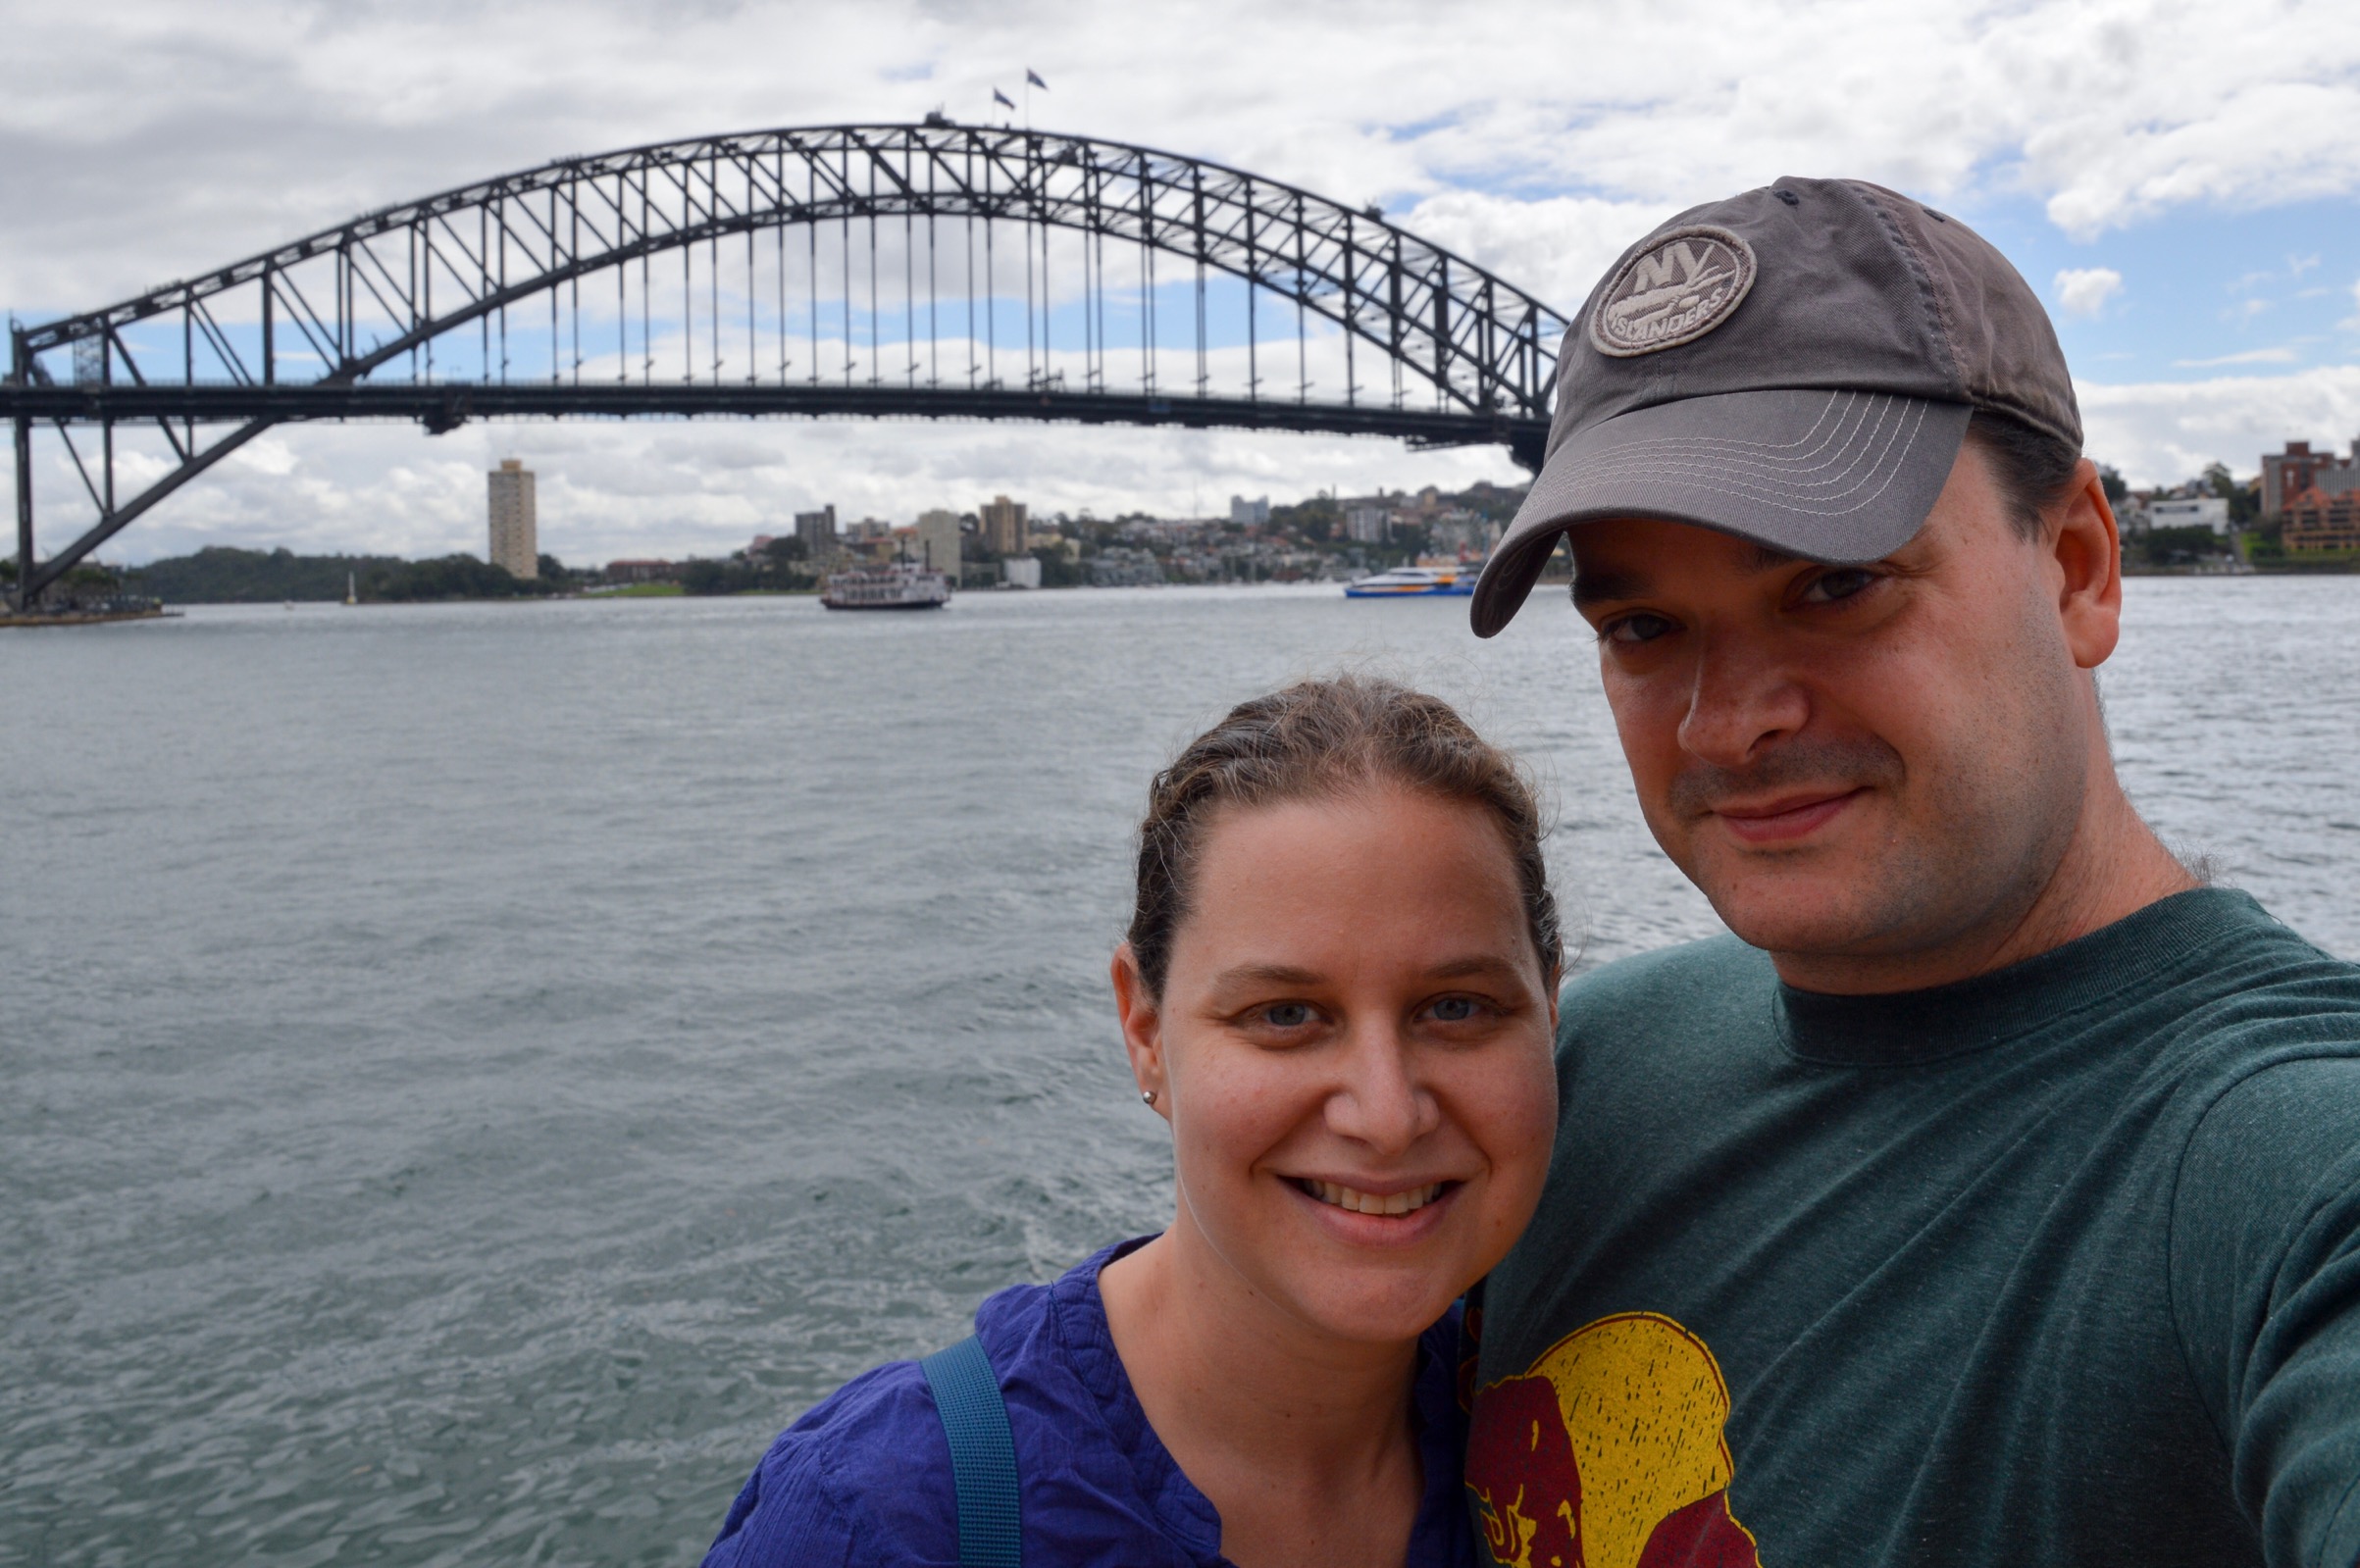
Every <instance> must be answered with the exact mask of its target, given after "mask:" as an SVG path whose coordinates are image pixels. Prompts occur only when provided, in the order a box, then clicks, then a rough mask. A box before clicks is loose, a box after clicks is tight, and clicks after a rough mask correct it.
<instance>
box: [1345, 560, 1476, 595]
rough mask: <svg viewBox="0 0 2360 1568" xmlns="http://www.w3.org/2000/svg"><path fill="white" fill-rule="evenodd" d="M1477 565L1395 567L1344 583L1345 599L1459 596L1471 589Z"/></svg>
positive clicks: (1473, 584)
mask: <svg viewBox="0 0 2360 1568" xmlns="http://www.w3.org/2000/svg"><path fill="white" fill-rule="evenodd" d="M1480 575H1481V568H1480V566H1473V567H1462V566H1459V565H1457V564H1456V563H1453V564H1449V565H1444V566H1397V567H1395V568H1394V569H1393V570H1392V571H1390V572H1379V573H1377V574H1375V575H1374V576H1372V577H1364V578H1359V579H1356V580H1355V581H1353V582H1347V583H1345V584H1344V596H1345V597H1346V598H1348V599H1429V598H1436V597H1440V596H1443V595H1446V594H1447V595H1458V596H1463V595H1466V594H1470V593H1472V592H1474V591H1475V579H1476V578H1477V577H1478V576H1480Z"/></svg>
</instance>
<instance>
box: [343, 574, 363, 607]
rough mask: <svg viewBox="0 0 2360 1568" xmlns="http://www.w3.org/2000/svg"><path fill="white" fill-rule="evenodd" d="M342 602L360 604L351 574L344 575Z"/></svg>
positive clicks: (358, 594) (359, 597)
mask: <svg viewBox="0 0 2360 1568" xmlns="http://www.w3.org/2000/svg"><path fill="white" fill-rule="evenodd" d="M344 602H345V603H346V604H358V603H360V602H361V596H360V591H359V589H358V587H357V586H356V585H355V584H354V582H353V580H352V574H351V573H349V572H347V573H345V574H344Z"/></svg>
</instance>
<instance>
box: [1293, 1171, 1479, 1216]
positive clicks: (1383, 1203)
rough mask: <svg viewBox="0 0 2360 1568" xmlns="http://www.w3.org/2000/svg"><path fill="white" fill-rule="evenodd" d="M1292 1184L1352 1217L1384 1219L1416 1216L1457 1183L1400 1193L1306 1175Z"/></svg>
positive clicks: (1416, 1188) (1430, 1185) (1412, 1189)
mask: <svg viewBox="0 0 2360 1568" xmlns="http://www.w3.org/2000/svg"><path fill="white" fill-rule="evenodd" d="M1295 1185H1296V1187H1298V1188H1300V1189H1302V1190H1303V1191H1304V1192H1305V1193H1306V1194H1308V1196H1311V1197H1315V1198H1317V1199H1318V1200H1319V1201H1320V1202H1322V1203H1329V1204H1333V1205H1334V1206H1335V1207H1337V1208H1340V1209H1349V1210H1351V1211H1352V1212H1353V1213H1355V1214H1378V1215H1383V1216H1386V1217H1387V1218H1396V1217H1399V1216H1401V1215H1404V1214H1414V1213H1416V1212H1417V1211H1418V1210H1419V1209H1422V1208H1424V1207H1425V1206H1426V1205H1427V1204H1429V1203H1431V1202H1433V1201H1434V1200H1435V1199H1436V1198H1438V1197H1440V1196H1442V1194H1443V1193H1444V1192H1446V1191H1448V1190H1450V1189H1451V1188H1452V1187H1454V1186H1456V1185H1457V1184H1456V1183H1452V1182H1428V1183H1427V1184H1426V1185H1425V1186H1423V1187H1413V1188H1411V1189H1408V1190H1407V1191H1402V1192H1363V1191H1361V1190H1360V1189H1358V1188H1353V1187H1346V1186H1344V1185H1343V1184H1342V1183H1341V1182H1322V1181H1320V1180H1319V1179H1318V1178H1316V1177H1308V1176H1307V1177H1297V1178H1295Z"/></svg>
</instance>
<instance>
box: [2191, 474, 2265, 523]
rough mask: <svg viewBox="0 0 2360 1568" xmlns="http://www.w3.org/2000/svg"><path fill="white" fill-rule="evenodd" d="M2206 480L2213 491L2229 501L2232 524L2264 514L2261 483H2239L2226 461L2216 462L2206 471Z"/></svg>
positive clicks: (2248, 520) (2246, 521) (2251, 519)
mask: <svg viewBox="0 0 2360 1568" xmlns="http://www.w3.org/2000/svg"><path fill="white" fill-rule="evenodd" d="M2204 482H2205V484H2206V485H2207V486H2208V487H2209V488H2210V489H2211V490H2212V492H2213V493H2214V494H2215V495H2217V496H2219V497H2221V499H2223V500H2224V501H2227V502H2228V503H2229V520H2230V522H2231V523H2232V524H2244V523H2250V522H2252V521H2253V520H2254V519H2255V518H2257V517H2260V516H2261V515H2262V491H2261V485H2260V483H2259V482H2258V481H2257V482H2254V483H2248V484H2239V483H2238V482H2237V479H2236V476H2235V475H2233V474H2232V473H2230V471H2229V465H2228V464H2226V463H2215V464H2214V465H2213V466H2212V467H2210V468H2208V469H2206V470H2205V471H2204Z"/></svg>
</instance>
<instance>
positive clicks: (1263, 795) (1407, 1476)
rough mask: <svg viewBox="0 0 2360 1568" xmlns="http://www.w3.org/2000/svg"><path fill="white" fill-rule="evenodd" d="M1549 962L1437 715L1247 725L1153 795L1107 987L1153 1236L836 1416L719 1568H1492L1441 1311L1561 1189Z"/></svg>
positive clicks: (1465, 753)
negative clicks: (1406, 1567)
mask: <svg viewBox="0 0 2360 1568" xmlns="http://www.w3.org/2000/svg"><path fill="white" fill-rule="evenodd" d="M1558 966H1559V938H1558V928H1557V914H1556V908H1555V905H1554V903H1553V902H1552V900H1551V897H1550V893H1549V888H1548V884H1547V877H1546V871H1545V868H1544V866H1543V862H1542V858H1541V849H1540V823H1539V812H1538V810H1537V808H1536V806H1535V804H1534V801H1533V797H1532V793H1531V791H1530V789H1529V788H1528V787H1527V786H1526V784H1524V782H1523V780H1522V778H1521V777H1520V775H1519V774H1518V772H1517V770H1516V768H1515V766H1514V764H1513V762H1512V761H1511V760H1510V759H1509V758H1508V757H1507V756H1505V755H1504V754H1502V753H1501V752H1499V751H1497V750H1495V749H1494V748H1492V747H1491V746H1489V745H1487V744H1486V743H1485V742H1484V741H1482V740H1481V739H1480V738H1479V737H1478V736H1477V735H1476V734H1475V733H1473V732H1472V731H1471V730H1470V729H1468V728H1467V726H1466V724H1465V723H1464V722H1463V721H1462V719H1461V718H1460V717H1459V716H1458V714H1456V713H1455V712H1453V711H1452V710H1451V708H1450V707H1449V706H1448V705H1447V704H1445V703H1443V702H1441V701H1439V700H1438V699H1436V698H1433V697H1430V696H1426V695H1423V694H1422V693H1418V692H1414V691H1411V690H1408V689H1406V688H1404V687H1402V686H1399V685H1396V684H1393V683H1388V682H1383V681H1375V680H1368V679H1363V678H1357V677H1356V678H1345V679H1340V680H1334V681H1323V682H1307V683H1301V684H1298V685H1294V686H1291V687H1289V688H1287V689H1286V690H1283V691H1280V692H1277V693H1275V694H1273V695H1270V696H1266V697H1262V698H1258V699H1257V700H1255V701H1252V702H1248V703H1246V704H1244V705H1243V706H1241V707H1239V708H1237V709H1236V710H1234V711H1233V712H1232V713H1230V715H1229V716H1228V717H1227V718H1226V719H1224V720H1222V721H1221V723H1220V724H1218V725H1216V726H1215V727H1213V729H1211V730H1210V731H1208V732H1207V733H1205V734H1203V735H1201V736H1199V737H1198V738H1197V739H1196V740H1195V741H1194V742H1193V743H1191V744H1190V745H1189V746H1188V748H1187V749H1186V750H1185V751H1183V752H1182V753H1181V755H1180V757H1179V758H1178V760H1176V761H1175V762H1174V763H1173V764H1172V765H1171V767H1169V768H1168V769H1166V770H1165V771H1164V772H1163V773H1161V774H1160V775H1158V776H1157V778H1156V780H1155V782H1154V787H1153V788H1152V790H1151V791H1150V796H1149V808H1148V816H1147V820H1146V822H1145V824H1144V825H1143V826H1142V828H1141V830H1140V848H1139V865H1138V898H1137V903H1136V905H1135V908H1134V913H1133V915H1132V920H1131V926H1130V932H1129V935H1128V938H1127V939H1126V940H1125V941H1124V942H1123V944H1122V945H1121V947H1120V948H1119V949H1118V950H1117V951H1116V953H1115V955H1114V961H1113V984H1114V1001H1115V1010H1116V1012H1117V1014H1118V1015H1119V1017H1120V1019H1121V1023H1122V1033H1123V1040H1124V1044H1125V1046H1126V1047H1127V1049H1128V1050H1129V1053H1130V1060H1131V1068H1132V1072H1133V1074H1134V1076H1135V1077H1136V1079H1137V1081H1138V1086H1139V1094H1140V1098H1141V1099H1142V1100H1144V1101H1145V1102H1146V1103H1147V1104H1148V1105H1149V1106H1150V1107H1152V1108H1153V1109H1154V1112H1155V1113H1156V1114H1157V1115H1159V1116H1161V1117H1163V1118H1164V1120H1165V1121H1167V1122H1168V1123H1170V1124H1171V1131H1172V1149H1173V1164H1174V1168H1175V1179H1176V1180H1175V1186H1176V1189H1177V1192H1178V1200H1179V1201H1178V1205H1177V1211H1176V1213H1175V1214H1174V1215H1173V1218H1172V1223H1171V1225H1170V1227H1169V1228H1168V1229H1167V1230H1165V1231H1164V1232H1163V1233H1162V1234H1161V1235H1159V1236H1155V1237H1153V1238H1146V1239H1136V1240H1131V1241H1125V1242H1122V1243H1120V1244H1118V1245H1115V1246H1112V1247H1109V1248H1107V1249H1106V1250H1104V1251H1103V1252H1101V1253H1099V1254H1098V1255H1097V1256H1095V1257H1092V1258H1090V1259H1088V1260H1086V1261H1085V1262H1083V1263H1082V1264H1081V1265H1080V1266H1079V1267H1077V1268H1075V1269H1074V1270H1072V1271H1071V1272H1070V1273H1068V1274H1066V1275H1065V1276H1064V1277H1063V1278H1062V1279H1059V1280H1058V1281H1056V1282H1055V1283H1054V1284H1052V1285H1049V1286H1017V1287H1014V1288H1011V1289H1009V1290H1002V1291H1000V1293H998V1294H996V1295H994V1296H993V1297H991V1299H989V1300H987V1301H986V1302H985V1303H984V1304H983V1307H982V1308H981V1310H980V1311H978V1312H977V1314H976V1330H977V1337H976V1340H974V1341H970V1342H969V1343H968V1344H965V1345H962V1346H959V1347H955V1348H954V1350H953V1351H949V1352H945V1353H944V1355H942V1356H937V1357H930V1358H929V1359H928V1361H927V1362H925V1363H923V1364H921V1363H915V1362H906V1361H903V1362H895V1363H893V1364H891V1365H888V1366H885V1367H881V1368H879V1369H877V1370H876V1371H874V1372H870V1373H868V1374H866V1375H864V1376H862V1377H860V1378H856V1379H854V1380H853V1381H852V1382H851V1383H849V1384H847V1385H846V1386H845V1387H844V1388H843V1389H841V1390H839V1391H837V1392H836V1393H835V1394H833V1395H831V1396H830V1397H829V1398H827V1399H826V1400H824V1401H822V1402H821V1403H820V1404H819V1405H818V1406H816V1407H815V1408H813V1409H812V1410H811V1411H810V1412H809V1413H808V1414H806V1415H805V1416H804V1417H803V1418H802V1419H801V1420H799V1421H797V1422H796V1423H795V1425H794V1426H793V1427H792V1428H790V1429H789V1430H788V1431H787V1432H786V1433H785V1434H783V1435H782V1436H781V1437H780V1438H779V1440H778V1442H776V1443H774V1444H773V1445H772V1447H771V1450H770V1452H769V1453H768V1454H767V1455H766V1456H765V1457H764V1458H763V1460H762V1463H761V1465H760V1467H759V1468H758V1469H757V1470H756V1471H755V1472H754V1476H753V1479H752V1480H750V1481H748V1482H747V1483H746V1486H745V1490H744V1492H742V1493H741V1494H740V1495H739V1497H738V1500H737V1502H736V1503H735V1504H734V1505H733V1506H732V1507H731V1509H730V1513H729V1518H728V1521H727V1523H726V1524H725V1525H724V1526H723V1528H722V1532H721V1536H720V1539H719V1540H717V1541H716V1542H715V1543H714V1544H713V1547H712V1551H711V1553H710V1554H709V1555H708V1556H707V1557H706V1559H705V1563H706V1568H773V1565H785V1564H791V1563H792V1564H808V1563H828V1564H835V1563H842V1564H846V1565H847V1568H848V1565H851V1564H861V1565H868V1564H888V1563H896V1564H898V1563H942V1564H949V1563H956V1562H962V1561H965V1562H1012V1561H1015V1560H1018V1559H1017V1556H1016V1555H1015V1554H1014V1553H1015V1551H1016V1548H1018V1547H1019V1546H1020V1549H1021V1558H1022V1560H1023V1561H1026V1562H1030V1563H1033V1564H1035V1565H1046V1564H1079V1563H1103V1564H1108V1565H1116V1564H1119V1565H1122V1568H1151V1565H1158V1564H1175V1565H1177V1564H1218V1563H1224V1562H1227V1563H1235V1564H1238V1565H1241V1568H1265V1565H1278V1564H1286V1565H1290V1568H1292V1565H1300V1564H1328V1563H1333V1564H1352V1565H1354V1568H1363V1565H1366V1564H1372V1563H1405V1564H1410V1565H1413V1568H1426V1565H1433V1564H1460V1563H1471V1562H1472V1561H1473V1560H1474V1556H1473V1548H1472V1545H1471V1543H1470V1540H1469V1538H1468V1534H1467V1529H1466V1524H1465V1515H1464V1511H1463V1507H1462V1502H1461V1498H1460V1481H1459V1453H1460V1449H1461V1446H1462V1444H1461V1436H1462V1413H1461V1410H1460V1407H1459V1402H1458V1396H1457V1391H1456V1370H1457V1369H1456V1359H1457V1356H1456V1338H1457V1334H1456V1331H1457V1321H1456V1314H1455V1312H1454V1310H1453V1303H1454V1301H1455V1300H1456V1298H1457V1297H1458V1296H1459V1295H1460V1294H1461V1293H1462V1291H1464V1290H1466V1288H1467V1287H1468V1286H1470V1285H1472V1284H1473V1283H1474V1282H1475V1281H1476V1280H1477V1279H1479V1278H1481V1277H1482V1275H1483V1274H1484V1273H1485V1271H1487V1270H1488V1269H1489V1268H1490V1267H1491V1266H1492V1265H1493V1264H1494V1263H1495V1262H1497V1261H1498V1260H1499V1258H1500V1257H1501V1255H1502V1254H1504V1253H1505V1252H1506V1251H1507V1250H1508V1246H1509V1243H1510V1242H1512V1241H1513V1240H1514V1239H1515V1237H1516V1234H1517V1233H1518V1232H1519V1231H1521V1230H1522V1229H1523V1226H1524V1223H1525V1221H1526V1220H1527V1219H1529V1218H1530V1217H1531V1214H1532V1209H1533V1205H1534V1203H1535V1201H1536V1200H1537V1198H1538V1196H1539V1193H1540V1188H1541V1180H1542V1176H1543V1173H1544V1170H1545V1168H1546V1165H1547V1162H1548V1157H1549V1144H1550V1138H1551V1136H1552V1134H1553V1133H1554V1131H1555V1123H1556V1092H1555V1080H1554V1076H1553V1068H1552V1064H1551V1058H1550V1044H1551V1039H1552V1037H1553V1035H1554V1033H1555V1029H1556V1012H1557V1008H1556V990H1557V978H1558ZM977 1347H980V1350H981V1352H982V1356H981V1357H974V1356H973V1351H974V1350H975V1349H976V1348H977ZM961 1356H965V1357H968V1358H969V1360H968V1361H966V1362H964V1363H960V1362H959V1358H960V1357H961ZM987 1358H988V1363H989V1365H988V1368H986V1367H985V1366H984V1362H985V1359H987ZM954 1363H955V1364H964V1365H967V1366H968V1367H969V1377H968V1381H967V1382H965V1383H946V1382H945V1379H946V1378H948V1377H949V1376H950V1374H949V1372H947V1371H946V1370H945V1369H946V1367H949V1366H950V1365H953V1364H954ZM978 1369H980V1370H978ZM995 1391H997V1397H995V1396H994V1392H995ZM938 1393H939V1398H938ZM1001 1408H1004V1410H1005V1416H1004V1418H1002V1417H1000V1416H999V1415H998V1414H997V1412H998V1411H999V1410H1000V1409H1001ZM979 1412H980V1413H979ZM947 1431H956V1432H958V1433H959V1434H960V1436H959V1438H958V1440H957V1442H958V1444H959V1446H958V1447H957V1449H956V1451H955V1453H954V1450H953V1446H952V1440H951V1439H949V1438H948V1437H947V1436H946V1433H947ZM979 1434H980V1436H979ZM999 1434H1005V1436H998V1435H999ZM995 1442H997V1443H998V1445H999V1446H998V1447H997V1449H995V1447H994V1444H995ZM995 1452H997V1453H998V1455H999V1457H998V1458H997V1459H995V1458H994V1457H993V1455H994V1453H995ZM1011 1452H1012V1459H1013V1466H1012V1474H1010V1473H1008V1470H1009V1467H1008V1465H1007V1462H1006V1461H1007V1459H1008V1458H1009V1457H1010V1456H1011ZM996 1506H997V1507H998V1509H999V1513H998V1517H997V1518H996V1517H995V1507H996ZM962 1527H963V1535H962ZM995 1530H997V1531H998V1536H997V1538H995ZM962 1549H963V1550H964V1552H965V1555H964V1556H962Z"/></svg>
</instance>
